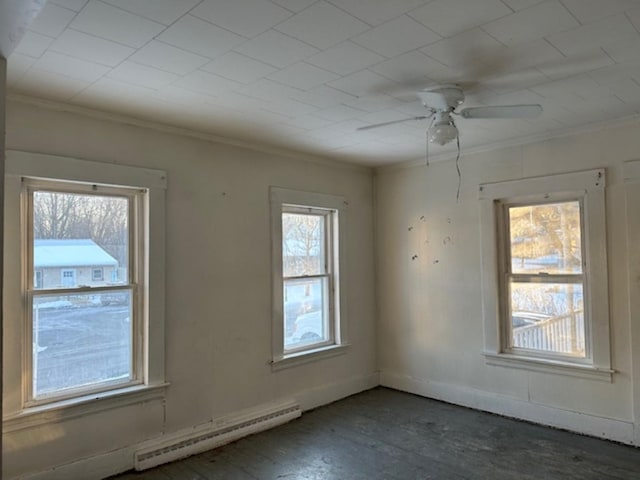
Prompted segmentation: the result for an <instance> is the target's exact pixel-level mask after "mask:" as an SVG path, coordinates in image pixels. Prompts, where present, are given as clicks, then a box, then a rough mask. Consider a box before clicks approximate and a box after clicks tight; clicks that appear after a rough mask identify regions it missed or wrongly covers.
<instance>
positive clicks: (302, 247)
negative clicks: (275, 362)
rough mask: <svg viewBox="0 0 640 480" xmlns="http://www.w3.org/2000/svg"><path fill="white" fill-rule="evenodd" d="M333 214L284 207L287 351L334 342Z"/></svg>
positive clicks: (285, 342)
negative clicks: (331, 241) (332, 309)
mask: <svg viewBox="0 0 640 480" xmlns="http://www.w3.org/2000/svg"><path fill="white" fill-rule="evenodd" d="M331 215H332V212H331V211H329V210H320V209H310V208H306V209H300V208H297V207H287V206H285V207H284V211H283V214H282V270H283V279H284V282H283V283H284V285H283V289H284V290H283V295H284V349H285V351H292V350H298V349H303V348H308V347H309V346H311V345H318V344H325V343H328V342H331V341H332V337H333V332H332V325H331V323H332V322H331V316H332V315H331V302H330V297H331V295H330V292H331V288H332V286H331V252H329V251H328V249H329V245H328V243H329V242H328V239H329V238H330V237H329V234H330V229H331V223H330V222H329V221H328V219H329V218H330V217H331Z"/></svg>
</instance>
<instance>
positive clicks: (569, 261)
mask: <svg viewBox="0 0 640 480" xmlns="http://www.w3.org/2000/svg"><path fill="white" fill-rule="evenodd" d="M506 216H507V218H506V222H507V226H508V232H509V233H508V240H507V241H508V245H507V254H508V262H507V263H508V266H507V274H506V282H505V283H506V285H505V287H506V288H507V289H508V295H505V297H506V299H507V301H508V305H507V308H508V312H509V317H510V319H511V323H510V325H508V330H509V331H510V335H509V336H508V338H509V339H510V345H509V347H510V348H513V349H527V350H533V351H536V350H537V351H542V352H547V353H554V354H559V355H570V356H575V357H585V355H586V351H585V312H584V272H583V259H582V251H583V248H582V237H583V235H582V215H581V202H579V201H566V202H556V203H546V204H536V205H507V206H506Z"/></svg>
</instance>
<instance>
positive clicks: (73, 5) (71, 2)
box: [49, 0, 89, 12]
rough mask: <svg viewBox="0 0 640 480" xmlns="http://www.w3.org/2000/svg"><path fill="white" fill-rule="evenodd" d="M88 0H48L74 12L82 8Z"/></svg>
mask: <svg viewBox="0 0 640 480" xmlns="http://www.w3.org/2000/svg"><path fill="white" fill-rule="evenodd" d="M88 1H89V0H49V3H55V4H56V5H60V6H61V7H64V8H68V9H70V10H73V11H74V12H79V11H80V10H82V7H84V6H85V5H86V4H87V2H88Z"/></svg>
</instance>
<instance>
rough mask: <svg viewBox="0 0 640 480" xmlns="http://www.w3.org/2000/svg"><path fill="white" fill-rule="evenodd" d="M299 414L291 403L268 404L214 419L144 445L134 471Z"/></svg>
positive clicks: (253, 431) (258, 430)
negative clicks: (267, 405)
mask: <svg viewBox="0 0 640 480" xmlns="http://www.w3.org/2000/svg"><path fill="white" fill-rule="evenodd" d="M301 414H302V412H301V410H300V405H298V404H296V403H294V402H288V403H285V404H279V405H271V406H269V407H261V408H258V409H250V410H246V411H244V412H243V413H239V414H235V415H231V416H228V417H224V418H221V419H215V420H213V421H212V422H210V423H207V424H205V425H201V426H198V427H194V428H192V429H189V430H188V431H187V430H182V431H179V432H177V433H173V434H169V435H164V436H162V437H160V438H157V439H153V440H150V441H148V442H146V443H145V444H144V445H143V446H142V447H141V448H140V449H139V450H137V451H136V453H135V456H134V466H135V469H136V470H146V469H148V468H151V467H155V466H158V465H162V464H163V463H167V462H172V461H174V460H178V459H181V458H185V457H188V456H191V455H195V454H197V453H202V452H205V451H207V450H211V449H212V448H216V447H219V446H221V445H225V444H227V443H230V442H233V441H235V440H238V439H240V438H242V437H245V436H247V435H251V434H253V433H258V432H262V431H264V430H268V429H270V428H273V427H275V426H277V425H282V424H284V423H287V422H289V421H291V420H293V419H294V418H298V417H300V415H301Z"/></svg>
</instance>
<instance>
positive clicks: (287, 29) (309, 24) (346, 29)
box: [275, 2, 369, 49]
mask: <svg viewBox="0 0 640 480" xmlns="http://www.w3.org/2000/svg"><path fill="white" fill-rule="evenodd" d="M275 28H276V30H278V31H280V32H282V33H285V34H287V35H290V36H292V37H295V38H297V39H299V40H302V41H303V42H306V43H308V44H310V45H313V46H314V47H317V48H321V49H324V48H329V47H331V46H333V45H335V44H337V43H340V42H342V41H344V40H347V39H348V38H351V37H353V36H354V35H357V34H359V33H362V32H364V31H365V30H367V29H368V28H369V26H368V25H367V24H366V23H364V22H361V21H360V20H358V19H357V18H355V17H353V16H351V15H349V14H348V13H346V12H344V11H343V10H340V9H338V8H336V7H334V6H333V5H331V4H329V3H327V2H318V3H315V4H313V5H312V6H311V7H309V8H307V9H306V10H303V11H302V12H300V13H297V14H295V15H294V16H293V17H291V18H289V19H288V20H285V21H284V22H282V23H281V24H279V25H278V26H276V27H275Z"/></svg>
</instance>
